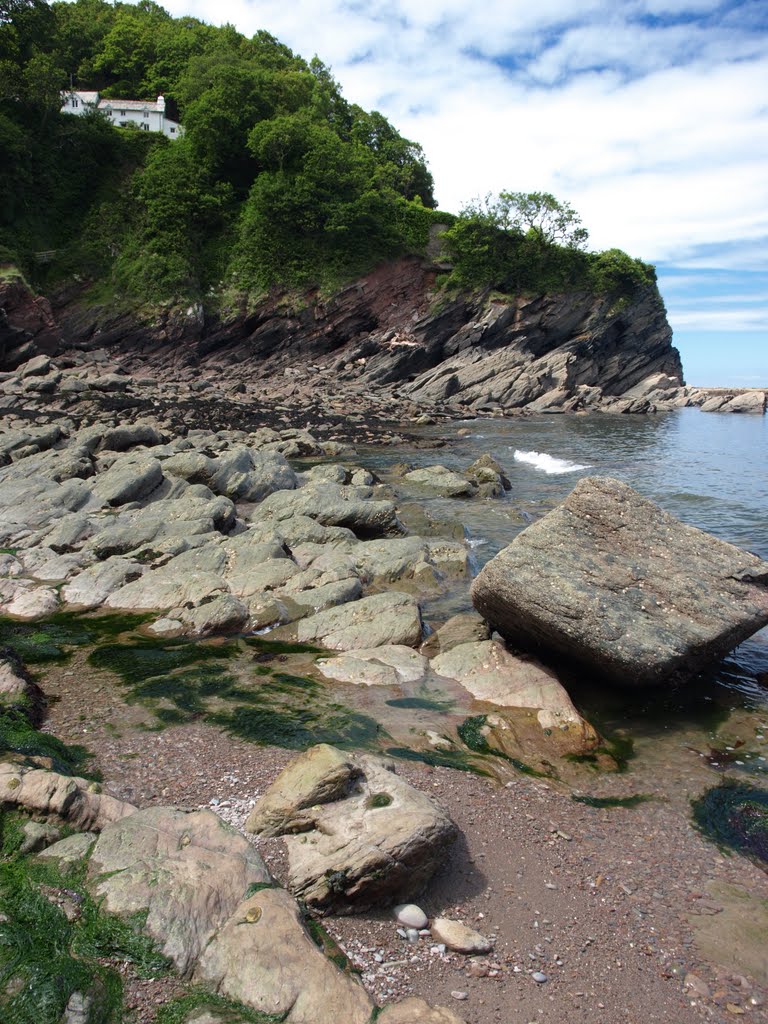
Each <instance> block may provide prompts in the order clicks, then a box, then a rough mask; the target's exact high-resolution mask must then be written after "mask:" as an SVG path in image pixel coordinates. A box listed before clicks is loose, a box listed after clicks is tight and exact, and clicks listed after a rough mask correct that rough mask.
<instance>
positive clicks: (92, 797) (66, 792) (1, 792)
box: [0, 761, 136, 832]
mask: <svg viewBox="0 0 768 1024" xmlns="http://www.w3.org/2000/svg"><path fill="white" fill-rule="evenodd" d="M0 805H2V806H3V807H24V808H26V810H28V811H31V812H32V813H33V814H38V815H41V816H42V817H44V818H53V819H54V821H63V822H66V823H67V824H68V825H71V826H72V827H73V828H77V829H82V830H88V829H92V830H93V831H96V832H98V831H99V830H101V829H103V828H106V827H107V825H110V824H111V823H112V822H115V821H119V820H120V819H121V818H124V817H126V816H127V815H131V814H133V812H134V811H135V810H136V808H135V807H134V806H133V805H132V804H129V803H125V802H124V801H122V800H116V799H115V798H114V797H113V796H108V795H107V794H106V793H102V792H101V787H100V786H99V785H98V784H97V783H94V782H89V781H88V780H87V779H81V778H77V777H75V776H72V777H71V776H68V775H59V773H58V772H52V771H46V770H45V769H44V768H31V767H29V766H27V765H24V764H15V763H12V762H9V761H0Z"/></svg>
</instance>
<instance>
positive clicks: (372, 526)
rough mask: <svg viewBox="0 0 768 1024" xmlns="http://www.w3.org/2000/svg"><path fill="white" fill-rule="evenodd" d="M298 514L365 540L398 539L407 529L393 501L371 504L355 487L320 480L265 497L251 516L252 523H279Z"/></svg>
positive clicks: (373, 502) (277, 527)
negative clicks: (400, 520) (346, 530)
mask: <svg viewBox="0 0 768 1024" xmlns="http://www.w3.org/2000/svg"><path fill="white" fill-rule="evenodd" d="M296 515H303V516H309V517H310V518H311V519H316V520H317V521H318V522H319V523H321V524H322V525H323V526H343V527H346V528H348V529H350V530H352V532H353V533H354V534H355V535H356V536H358V537H362V538H366V537H385V536H397V535H399V534H402V533H403V532H404V529H403V527H402V525H401V523H400V522H399V520H398V518H397V510H396V508H395V505H394V503H393V502H391V501H371V500H366V499H364V498H361V497H359V494H358V489H357V488H355V487H343V486H341V485H339V484H334V483H330V482H325V481H320V482H316V483H311V484H307V485H306V486H304V487H301V488H300V489H299V490H297V491H277V492H276V493H274V494H271V495H270V496H269V497H268V498H266V499H265V500H264V501H263V502H262V503H261V504H260V505H259V506H258V507H257V508H256V509H254V511H253V514H252V520H253V521H257V520H258V521H261V522H267V523H272V524H276V525H275V528H276V529H278V531H279V528H280V527H279V524H280V523H281V522H282V521H283V520H286V519H290V518H292V517H293V516H296Z"/></svg>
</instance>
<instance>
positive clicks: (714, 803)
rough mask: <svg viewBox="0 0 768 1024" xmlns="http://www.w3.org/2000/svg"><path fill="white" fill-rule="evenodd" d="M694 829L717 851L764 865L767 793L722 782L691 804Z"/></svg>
mask: <svg viewBox="0 0 768 1024" xmlns="http://www.w3.org/2000/svg"><path fill="white" fill-rule="evenodd" d="M691 807H692V810H693V821H694V824H695V826H696V828H697V829H698V830H699V831H700V832H701V833H702V835H705V836H706V837H707V838H708V839H711V840H713V841H714V842H716V843H717V844H718V846H720V847H721V849H725V850H726V851H727V850H736V851H737V852H739V853H743V854H745V855H746V856H748V857H750V858H751V859H752V860H755V861H758V862H759V863H762V864H768V790H765V789H758V788H757V787H755V786H750V785H748V784H747V783H745V782H736V781H733V780H730V779H726V780H724V781H723V782H722V783H721V784H720V785H719V786H713V787H712V788H711V789H708V790H707V791H706V792H705V793H703V794H702V796H700V797H699V799H698V800H693V801H692V802H691Z"/></svg>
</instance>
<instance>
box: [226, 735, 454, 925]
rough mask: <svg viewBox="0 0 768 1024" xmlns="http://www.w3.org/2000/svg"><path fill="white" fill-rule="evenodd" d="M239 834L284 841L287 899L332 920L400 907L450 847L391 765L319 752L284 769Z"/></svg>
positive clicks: (440, 820) (434, 810)
mask: <svg viewBox="0 0 768 1024" xmlns="http://www.w3.org/2000/svg"><path fill="white" fill-rule="evenodd" d="M245 827H246V830H248V831H251V832H256V833H258V834H261V835H266V836H275V835H284V836H285V840H284V841H285V845H286V848H287V851H288V887H289V889H290V890H291V892H292V893H294V895H296V896H297V897H299V898H300V899H303V900H304V901H305V902H306V903H307V905H308V906H310V907H312V908H313V909H315V910H318V911H329V910H333V911H335V912H338V913H354V912H356V911H360V910H366V909H368V908H369V907H373V906H382V905H387V904H391V903H397V902H407V901H408V900H409V899H411V898H413V897H414V896H416V895H417V894H418V893H419V892H421V891H422V890H423V889H424V887H425V885H426V884H427V882H428V881H429V879H430V878H431V877H432V875H433V874H434V872H435V870H436V869H437V867H438V866H439V865H440V864H441V863H442V862H443V860H444V858H445V852H446V849H447V848H448V846H450V844H451V843H453V841H454V839H455V838H456V826H455V825H454V824H453V822H452V821H451V819H450V818H449V817H448V815H447V814H446V812H445V811H444V810H443V809H442V808H441V807H440V806H439V805H438V804H437V803H435V801H434V800H433V799H432V798H431V797H428V796H427V795H426V794H425V793H422V792H420V791H419V790H417V789H415V788H414V787H413V786H411V785H409V784H408V783H407V782H405V781H403V780H402V779H400V778H399V777H398V776H397V775H396V774H395V772H394V766H393V765H392V763H391V762H388V761H384V760H382V759H381V758H377V757H372V756H368V755H362V754H347V753H344V752H342V751H340V750H336V749H335V748H333V747H328V746H327V745H325V744H321V745H319V746H317V747H313V748H311V749H310V750H308V751H307V752H306V753H305V754H302V755H301V756H300V757H299V758H297V759H296V760H295V761H293V762H292V763H291V764H290V765H288V767H287V768H286V769H285V770H284V771H283V772H282V773H281V775H279V776H278V778H277V779H276V780H275V782H274V783H273V784H272V786H271V787H270V788H269V789H268V790H267V792H266V793H265V794H264V796H263V797H262V798H261V800H260V801H259V802H258V803H257V804H256V806H255V808H254V809H253V811H252V812H251V815H250V817H249V818H248V821H247V822H246V826H245ZM297 833H301V834H300V835H298V834H297Z"/></svg>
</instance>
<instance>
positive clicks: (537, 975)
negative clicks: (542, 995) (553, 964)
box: [531, 971, 549, 985]
mask: <svg viewBox="0 0 768 1024" xmlns="http://www.w3.org/2000/svg"><path fill="white" fill-rule="evenodd" d="M531 977H532V978H533V980H534V981H535V982H536V984H537V985H543V984H544V982H545V981H549V978H548V977H547V976H546V974H543V973H542V972H541V971H534V972H533V974H532V975H531Z"/></svg>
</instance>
